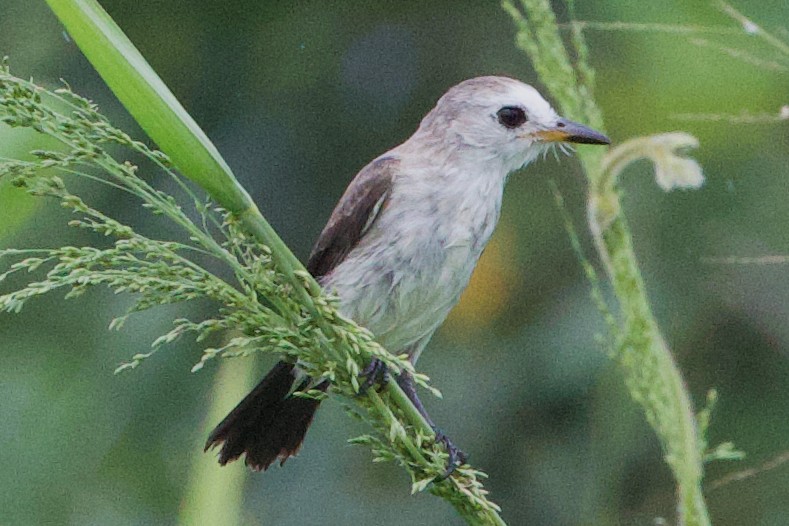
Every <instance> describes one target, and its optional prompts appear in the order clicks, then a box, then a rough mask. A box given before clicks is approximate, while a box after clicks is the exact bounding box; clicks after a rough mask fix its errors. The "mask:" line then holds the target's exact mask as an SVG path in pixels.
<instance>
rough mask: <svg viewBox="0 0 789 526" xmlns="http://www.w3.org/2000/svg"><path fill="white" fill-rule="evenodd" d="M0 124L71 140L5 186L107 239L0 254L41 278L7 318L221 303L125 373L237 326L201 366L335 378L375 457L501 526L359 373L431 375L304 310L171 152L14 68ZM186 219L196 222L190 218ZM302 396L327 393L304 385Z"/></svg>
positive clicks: (348, 324) (321, 310) (320, 307)
mask: <svg viewBox="0 0 789 526" xmlns="http://www.w3.org/2000/svg"><path fill="white" fill-rule="evenodd" d="M0 120H2V122H4V123H6V124H8V125H10V126H12V127H23V128H24V127H27V128H32V129H34V130H36V131H38V132H40V133H42V134H45V135H47V136H50V137H52V138H55V139H57V140H58V141H59V142H60V143H61V144H62V145H63V149H62V150H58V151H53V150H37V151H34V152H33V154H34V156H35V159H36V160H34V161H18V160H6V161H3V162H2V163H0V178H2V177H7V178H11V179H12V180H13V183H14V184H15V185H17V186H20V187H23V188H25V189H27V191H28V192H29V193H30V194H32V195H35V196H41V197H49V198H54V199H56V200H57V201H59V203H60V205H61V206H62V207H64V208H66V209H67V210H69V211H70V212H71V213H72V214H74V216H75V217H76V219H73V220H71V221H70V222H69V225H70V226H72V227H75V228H80V229H84V230H88V231H90V232H93V233H95V234H98V235H100V236H102V237H105V238H108V239H109V240H110V244H109V246H108V247H104V248H98V247H95V246H85V247H61V248H55V249H6V250H2V251H0V258H10V259H12V260H14V262H13V263H11V264H10V265H9V266H8V270H7V271H6V272H4V273H3V274H2V275H0V281H3V280H6V279H7V278H8V277H9V276H11V275H12V274H16V273H23V272H24V273H33V272H45V275H44V277H43V278H42V279H40V280H39V281H33V282H30V283H28V284H26V285H25V286H23V287H22V288H20V289H18V290H15V291H12V292H8V293H6V294H4V295H2V296H0V310H5V311H8V312H19V311H20V310H21V309H22V307H23V306H24V305H25V303H26V302H27V301H28V300H30V299H32V298H34V297H36V296H39V295H42V294H45V293H47V292H51V291H53V290H57V289H61V288H65V289H67V291H68V292H67V294H66V297H67V298H73V297H78V296H80V295H81V294H83V293H84V292H85V290H86V289H87V288H89V287H93V286H97V285H102V286H107V287H109V288H110V289H112V290H113V291H114V292H115V293H123V292H126V293H133V294H134V295H135V302H134V304H133V305H132V307H131V308H130V309H129V312H127V313H126V314H125V315H123V316H121V317H119V318H116V319H114V320H113V322H112V323H111V325H110V327H111V328H114V329H119V328H121V327H122V326H123V323H124V321H125V319H126V318H127V316H129V315H130V314H133V313H136V312H140V311H144V310H147V309H150V308H153V307H155V306H158V305H166V304H174V303H181V302H185V301H192V300H196V299H206V300H210V301H212V302H213V303H214V304H216V305H217V312H216V315H214V316H213V317H211V318H208V319H203V320H199V321H193V320H188V319H176V320H175V321H174V328H173V329H172V330H171V331H169V332H168V333H167V334H164V335H162V336H161V337H159V338H158V339H156V340H155V341H154V342H153V351H151V352H149V353H138V354H136V355H134V356H133V357H132V359H131V361H130V362H128V363H127V364H124V365H123V366H121V367H120V368H119V369H118V370H119V371H122V370H125V369H132V368H135V367H137V366H138V365H139V364H140V363H141V362H142V361H143V360H145V359H146V358H148V357H150V356H151V355H152V354H153V352H154V351H156V350H157V349H158V348H159V347H161V346H162V345H165V344H168V343H171V342H173V341H175V340H176V339H178V338H180V337H181V336H183V335H187V334H191V335H193V336H194V337H195V339H196V341H198V342H202V341H205V340H206V339H208V338H209V337H210V336H212V335H215V334H217V333H224V332H226V331H229V330H232V331H239V332H240V333H241V334H242V335H241V336H236V337H233V338H231V339H230V340H229V341H228V342H227V343H226V344H224V345H223V346H221V347H218V348H214V347H208V348H206V349H205V350H204V351H203V355H202V357H201V359H200V361H199V362H198V363H197V364H196V365H195V367H194V368H193V370H195V371H196V370H199V369H200V368H202V367H203V366H204V365H205V363H206V362H208V361H209V360H211V359H213V358H215V357H232V356H243V355H247V354H249V353H253V352H271V353H276V354H278V355H285V356H288V357H290V359H292V360H293V361H298V362H299V366H300V368H301V369H303V370H304V371H306V372H307V374H309V375H310V376H311V377H312V378H313V379H315V380H316V381H319V380H322V379H328V380H330V381H331V382H332V393H333V394H335V395H337V396H339V397H341V399H342V400H344V403H345V404H347V405H348V406H349V407H352V408H353V410H354V412H355V413H356V414H358V415H359V416H361V418H362V419H363V420H365V421H366V422H367V423H368V424H370V425H371V426H372V428H373V429H374V430H375V431H376V432H377V434H376V435H375V436H367V437H363V438H361V439H359V440H357V441H356V442H357V443H366V444H368V445H370V446H371V447H372V451H373V454H374V459H375V460H376V461H395V462H397V463H399V464H400V465H402V466H403V467H405V468H406V470H407V471H408V473H409V475H410V476H411V478H412V481H413V485H412V489H413V491H422V490H425V489H429V491H430V492H431V493H433V494H435V495H438V496H440V497H442V498H444V499H447V500H448V501H449V502H450V503H451V504H453V505H454V506H455V507H456V508H457V509H458V510H459V512H460V513H461V514H462V515H463V516H464V517H465V518H466V519H467V520H468V521H469V523H470V524H501V519H499V518H498V515H497V514H496V512H497V511H498V507H497V506H496V505H495V504H493V503H492V502H490V501H488V500H487V498H486V491H485V490H484V488H483V487H482V485H481V484H480V483H479V479H480V478H482V477H484V474H483V473H481V472H479V471H477V470H475V469H473V468H472V467H470V466H461V467H459V468H458V469H457V470H456V471H455V473H453V474H452V476H451V477H449V478H446V479H442V478H441V476H442V475H443V473H444V470H445V466H446V462H447V458H448V457H447V453H446V451H444V449H443V447H442V446H439V445H437V444H436V443H435V440H434V436H433V435H432V433H430V432H425V430H424V429H423V428H420V427H419V426H414V425H412V424H410V422H411V421H413V420H414V416H413V414H412V413H409V412H408V409H407V408H406V409H403V408H402V407H401V406H400V405H399V404H398V403H395V402H393V401H392V397H391V395H390V394H388V393H386V392H384V393H382V394H379V393H378V392H376V391H374V390H372V391H370V392H368V393H367V395H366V396H360V393H359V390H360V389H359V380H358V377H359V374H360V370H361V366H360V364H364V363H367V362H369V360H370V359H371V358H372V357H376V358H378V359H380V360H382V361H384V362H385V363H386V364H387V366H388V367H389V368H390V370H391V371H393V372H395V373H398V372H400V371H402V370H406V371H408V372H410V373H411V374H412V375H413V376H414V378H415V380H416V382H417V383H418V384H419V385H422V386H423V387H426V388H428V389H430V390H432V391H433V392H434V393H437V392H436V391H435V390H434V389H433V388H431V387H430V386H428V385H427V380H428V379H427V377H426V376H424V375H422V374H418V373H416V372H415V371H414V370H413V366H412V365H411V364H410V362H408V360H407V357H405V356H399V357H394V356H392V355H391V354H389V353H388V352H386V350H384V349H383V348H381V346H380V345H378V344H377V343H376V342H375V341H374V340H373V337H372V334H370V332H369V331H367V330H365V329H363V328H360V327H358V326H357V325H356V324H354V323H353V322H352V321H350V320H348V319H346V318H344V317H342V316H341V315H340V314H339V313H338V312H337V310H336V308H335V302H334V300H333V299H332V298H327V297H324V296H323V295H322V294H321V293H320V291H318V294H315V295H312V296H311V297H310V299H311V305H310V307H311V308H309V309H308V308H307V307H306V306H305V305H304V303H303V301H302V299H301V297H300V295H299V294H298V291H296V290H295V288H294V287H293V286H292V282H291V276H290V275H289V274H287V273H284V272H283V271H282V269H281V268H280V267H279V266H278V265H277V263H276V261H275V258H274V257H273V255H272V250H271V248H270V247H268V246H266V245H262V244H260V243H259V242H258V240H256V239H255V238H253V237H252V236H251V235H250V234H249V233H248V230H247V229H245V228H244V226H243V225H242V220H241V219H240V218H239V216H238V215H236V214H234V213H232V212H229V211H227V210H225V209H223V208H221V207H219V206H217V205H215V204H213V203H212V202H211V201H210V200H203V199H200V198H198V197H197V195H196V194H195V192H194V191H192V190H191V189H190V188H189V187H188V186H187V185H186V184H185V183H184V182H183V181H182V180H181V179H180V178H179V176H178V175H177V174H176V173H175V172H174V171H173V169H172V163H171V161H170V159H169V157H168V156H167V155H165V154H164V153H162V152H160V151H156V150H152V149H150V148H148V147H147V146H146V145H145V144H143V143H141V142H139V141H135V140H133V139H131V138H130V137H129V136H128V135H127V134H125V133H124V132H122V131H121V130H119V129H117V128H115V127H113V126H112V125H111V124H110V123H109V121H108V120H107V119H106V118H105V117H104V116H103V115H101V114H100V113H99V112H98V110H97V108H96V106H95V105H94V104H92V103H91V102H90V101H89V100H87V99H84V98H82V97H80V96H78V95H76V94H74V93H73V92H71V90H70V89H68V88H63V89H59V90H56V91H55V92H50V91H47V90H44V89H43V88H40V87H38V86H36V85H34V84H32V83H31V82H27V81H24V80H21V79H19V78H16V77H14V76H13V75H11V74H10V71H9V69H8V66H7V65H6V64H3V66H2V69H0ZM110 148H121V149H122V150H123V151H124V152H127V153H131V154H137V155H141V156H143V157H144V158H146V159H147V160H148V161H150V162H151V163H153V165H155V166H156V167H157V168H158V169H159V170H160V171H163V172H164V173H165V174H166V175H167V176H168V177H170V178H172V179H173V180H174V181H175V182H176V183H177V184H178V186H179V187H180V188H181V190H182V191H183V192H184V193H185V194H186V196H187V197H188V198H189V201H190V202H189V206H182V205H181V204H179V203H178V201H177V200H176V199H175V198H174V197H173V196H171V195H169V194H167V193H165V192H163V191H161V190H158V189H156V188H154V187H153V186H152V185H151V184H150V183H148V182H146V180H145V179H143V178H142V177H140V176H139V175H138V173H137V172H138V168H137V166H135V165H133V164H132V163H131V162H129V161H119V160H118V159H117V158H116V155H113V153H111V152H110ZM69 177H81V178H85V179H88V180H90V181H93V182H96V183H100V184H105V185H109V186H111V187H113V188H115V189H117V190H120V191H123V192H126V193H128V194H130V195H132V196H134V197H136V198H138V199H139V200H140V201H141V205H142V207H144V208H145V209H146V210H148V211H149V212H150V213H152V214H154V215H156V216H161V217H163V218H166V219H167V220H169V221H171V222H172V223H174V224H176V225H178V226H179V227H180V229H181V230H182V232H183V233H184V234H185V236H186V240H185V241H178V240H172V239H154V238H152V237H150V236H146V235H143V234H140V233H138V232H137V231H135V230H134V228H133V227H132V226H129V225H125V224H122V223H120V222H118V221H117V220H115V219H113V218H112V217H110V216H109V215H107V214H105V213H103V212H101V211H99V210H97V209H96V208H94V207H92V206H90V205H89V204H87V203H86V202H85V201H83V200H82V199H81V198H80V197H79V196H77V195H75V194H73V193H71V192H70V191H69V190H68V187H67V184H66V178H69ZM190 213H191V214H193V215H195V216H196V217H197V218H198V220H196V221H193V220H192V219H191V217H190ZM206 257H207V258H210V259H211V260H212V262H214V263H216V264H218V266H219V267H222V268H224V269H227V270H229V271H230V272H229V273H230V275H231V276H232V278H225V277H222V276H221V275H220V274H219V273H218V272H215V271H211V270H208V269H207V268H206V266H205V265H204V264H200V260H199V258H206ZM293 274H294V275H295V276H296V277H297V278H298V279H300V280H301V281H302V286H303V288H302V289H301V290H302V291H315V289H314V288H313V287H311V286H310V283H309V281H311V280H312V278H311V276H309V274H307V273H306V271H303V270H295V271H294V273H293ZM326 326H328V327H329V328H330V332H329V331H326V330H325V329H324V327H326ZM329 334H330V335H331V336H329ZM390 384H391V383H390ZM302 395H303V396H316V395H322V393H316V392H314V391H310V390H309V389H308V390H306V392H305V393H303V394H302Z"/></svg>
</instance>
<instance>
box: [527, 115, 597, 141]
mask: <svg viewBox="0 0 789 526" xmlns="http://www.w3.org/2000/svg"><path fill="white" fill-rule="evenodd" d="M536 135H537V137H539V138H540V140H542V141H545V142H576V143H581V144H611V139H609V138H608V137H606V136H605V135H603V134H602V133H600V132H598V131H594V130H593V129H592V128H587V127H586V126H584V125H583V124H578V123H577V122H573V121H568V120H567V119H559V120H558V121H556V124H555V125H554V126H553V127H551V128H548V129H546V130H540V131H538V132H537V133H536Z"/></svg>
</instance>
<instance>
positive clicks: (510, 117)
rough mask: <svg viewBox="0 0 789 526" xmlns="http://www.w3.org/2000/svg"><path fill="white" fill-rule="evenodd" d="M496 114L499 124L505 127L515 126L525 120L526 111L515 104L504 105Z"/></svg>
mask: <svg viewBox="0 0 789 526" xmlns="http://www.w3.org/2000/svg"><path fill="white" fill-rule="evenodd" d="M496 115H498V116H499V122H500V123H501V125H502V126H505V127H507V128H517V127H519V126H521V125H522V124H523V123H524V122H526V121H527V119H526V112H525V111H523V108H518V107H517V106H504V107H503V108H501V109H500V110H499V111H497V112H496Z"/></svg>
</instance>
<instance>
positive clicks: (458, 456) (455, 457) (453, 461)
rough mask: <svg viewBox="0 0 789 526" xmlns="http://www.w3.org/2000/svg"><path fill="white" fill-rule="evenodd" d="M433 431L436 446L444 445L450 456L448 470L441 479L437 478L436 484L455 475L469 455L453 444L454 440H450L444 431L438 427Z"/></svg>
mask: <svg viewBox="0 0 789 526" xmlns="http://www.w3.org/2000/svg"><path fill="white" fill-rule="evenodd" d="M433 430H434V431H435V433H436V444H443V445H444V447H445V448H446V449H447V454H448V455H449V459H448V460H447V469H446V470H445V471H444V473H443V474H442V475H441V476H440V477H438V478H436V482H441V481H442V480H446V479H447V478H448V477H449V476H450V475H451V474H452V473H454V471H455V470H456V469H457V468H458V466H462V465H463V464H465V463H466V461H467V460H468V455H466V454H465V453H464V452H463V451H461V450H460V448H458V447H457V446H456V445H455V444H454V443H453V442H452V440H450V439H449V437H448V436H446V435H445V434H444V432H443V431H441V430H440V429H438V428H437V427H436V428H434V429H433Z"/></svg>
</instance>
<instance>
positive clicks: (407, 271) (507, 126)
mask: <svg viewBox="0 0 789 526" xmlns="http://www.w3.org/2000/svg"><path fill="white" fill-rule="evenodd" d="M566 143H581V144H598V145H608V144H610V140H609V139H608V137H606V136H605V135H603V134H602V133H600V132H598V131H595V130H593V129H591V128H589V127H587V126H584V125H582V124H579V123H576V122H573V121H570V120H568V119H565V118H563V117H561V116H559V115H558V114H557V112H556V111H555V110H554V109H553V108H552V107H551V105H550V103H548V101H546V100H545V98H543V97H542V95H540V93H539V92H538V91H537V90H536V89H535V88H533V87H532V86H530V85H528V84H525V83H523V82H521V81H519V80H516V79H513V78H509V77H502V76H482V77H476V78H471V79H468V80H465V81H463V82H460V83H459V84H457V85H455V86H453V87H451V88H450V89H449V90H448V91H446V93H445V94H444V95H443V96H441V97H440V98H439V100H438V101H437V103H436V104H435V107H434V108H433V109H432V110H430V111H429V112H428V113H427V115H426V116H425V117H424V118H423V119H422V121H421V123H420V124H419V127H418V128H417V130H416V131H415V132H414V133H413V135H411V137H409V138H408V139H407V140H406V141H405V142H403V143H402V144H400V145H399V146H396V147H394V148H392V149H391V150H389V151H387V152H386V153H384V154H382V155H380V156H378V157H377V158H375V159H374V160H373V161H372V162H370V163H369V164H367V165H366V166H365V167H364V168H362V169H361V171H359V173H358V174H357V175H356V176H355V177H354V178H353V180H352V181H351V182H350V184H349V185H348V187H347V189H346V190H345V192H344V194H343V195H342V197H341V198H340V200H339V202H338V203H337V205H336V207H335V208H334V211H333V212H332V214H331V216H330V218H329V220H328V222H327V223H326V226H325V227H324V228H323V231H322V232H321V234H320V236H319V237H318V240H317V242H316V243H315V245H314V247H313V249H312V251H311V254H310V256H309V260H308V262H307V264H306V268H307V270H308V271H309V272H310V273H311V274H312V275H313V276H314V277H315V279H316V280H317V281H318V283H319V284H320V285H321V287H322V288H323V290H324V291H326V292H327V293H330V294H333V295H335V296H336V297H337V298H338V309H339V311H340V313H341V314H343V315H344V316H346V317H348V318H350V319H352V320H354V321H355V322H356V323H358V324H359V325H361V326H363V327H365V328H367V329H368V330H370V331H371V332H372V334H373V335H374V336H375V339H376V341H378V342H379V343H380V344H381V345H382V346H383V347H384V348H386V349H387V350H389V351H390V352H391V353H393V354H395V355H401V354H407V355H408V358H409V360H410V361H411V362H412V363H415V362H416V361H417V359H418V358H419V356H420V354H421V353H422V351H423V350H424V349H425V347H426V346H427V344H428V342H429V340H430V338H431V337H432V335H433V334H434V333H435V332H436V330H437V329H438V328H439V327H440V326H441V324H442V323H443V321H444V320H445V318H446V317H447V315H448V314H449V312H450V310H451V309H452V308H453V307H454V306H455V304H456V303H457V302H458V300H459V299H460V296H461V293H462V292H463V290H464V289H465V288H466V286H467V284H468V282H469V279H470V278H471V275H472V272H473V271H474V268H475V267H476V265H477V262H478V260H479V257H480V255H481V254H482V251H483V250H484V248H485V245H486V244H487V243H488V240H489V239H490V237H491V235H492V234H493V231H494V228H495V226H496V223H497V222H498V219H499V215H500V211H501V202H502V195H503V192H504V187H505V183H506V181H507V179H508V176H509V175H510V174H511V173H512V172H514V171H517V170H520V169H521V168H524V167H525V166H527V165H528V164H530V163H531V162H532V161H534V160H535V159H537V158H539V157H540V156H544V155H545V154H546V153H547V152H548V151H549V150H550V149H551V148H552V147H554V146H559V147H560V148H563V147H564V146H563V145H565V144H566ZM361 374H362V375H363V376H365V377H366V378H365V382H364V386H363V387H365V388H368V387H370V386H371V385H372V384H373V383H375V382H381V381H388V378H389V375H388V372H387V371H386V367H385V366H384V365H383V363H382V362H380V361H378V360H375V359H374V360H372V362H371V363H370V364H369V365H368V366H367V367H366V368H365V369H364V371H363V372H362V373H361ZM304 376H305V375H304V374H303V373H302V374H300V370H299V367H298V363H293V362H292V361H287V360H282V361H280V362H278V363H277V364H276V365H275V366H274V367H273V368H272V369H271V371H270V372H269V373H268V374H267V375H266V376H265V377H264V378H263V379H262V380H261V381H260V383H259V384H258V385H257V386H256V387H255V388H254V389H253V390H252V391H251V392H250V393H249V394H248V395H247V396H246V397H245V398H244V399H243V400H242V401H241V402H240V403H239V404H238V405H237V406H236V407H235V408H234V409H233V410H232V411H231V412H230V413H229V414H228V415H227V416H226V417H225V418H224V419H223V420H222V421H221V422H220V423H219V424H218V425H217V426H216V428H215V429H214V430H213V431H212V432H211V433H210V435H209V437H208V440H207V442H206V444H205V450H206V451H207V450H208V449H210V448H212V447H215V446H221V449H220V451H219V463H220V464H222V465H225V464H227V463H228V462H231V461H233V460H236V459H238V458H240V457H241V456H242V455H245V462H246V464H247V465H248V466H249V467H250V468H252V469H253V470H256V471H260V470H266V469H267V468H268V467H269V466H270V465H271V464H272V463H274V462H275V461H279V463H280V465H282V464H283V463H284V462H285V461H286V460H287V459H288V458H289V457H291V456H293V455H295V454H296V453H297V452H298V451H299V449H300V448H301V445H302V443H303V441H304V437H305V434H306V433H307V429H308V428H309V426H310V424H311V422H312V420H313V416H314V414H315V411H316V410H317V409H318V406H319V404H320V401H319V400H317V399H315V398H307V397H301V396H294V394H293V393H294V392H295V391H300V390H304V389H305V388H307V387H308V386H310V388H313V389H318V390H320V391H324V392H325V391H327V390H328V389H329V387H330V385H329V382H328V381H326V380H324V381H322V382H320V383H318V384H317V385H312V384H311V383H310V382H311V380H310V379H309V378H306V379H305V378H304ZM395 380H396V381H397V382H398V384H399V385H400V386H401V387H402V389H403V391H404V392H405V394H406V395H407V396H408V398H409V399H410V400H411V401H412V402H413V403H414V405H415V407H416V408H417V409H418V410H419V412H420V413H421V414H422V415H423V416H424V417H425V419H426V421H427V422H428V423H429V424H430V426H431V427H432V428H433V429H434V431H435V432H436V441H437V442H441V443H443V444H444V446H445V447H446V449H447V451H448V469H454V467H455V466H456V465H459V464H462V463H463V462H465V461H466V455H465V454H464V453H463V452H462V451H461V450H460V449H459V448H458V447H456V446H455V444H454V443H453V442H452V440H450V439H449V438H448V437H447V436H446V435H445V434H444V433H443V432H441V430H440V429H439V428H438V427H437V426H436V425H435V423H434V422H433V420H432V419H431V418H430V416H429V415H428V413H427V411H426V410H425V408H424V406H423V404H422V403H421V401H420V400H419V397H418V395H417V391H416V388H415V384H414V381H413V378H412V377H411V376H410V375H409V374H408V373H407V372H401V373H400V374H399V375H396V376H395Z"/></svg>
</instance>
